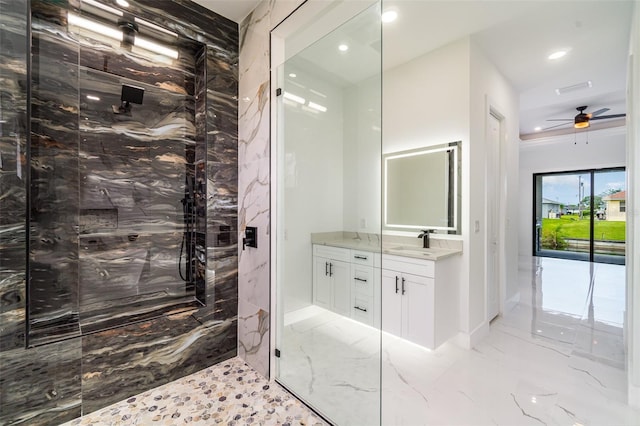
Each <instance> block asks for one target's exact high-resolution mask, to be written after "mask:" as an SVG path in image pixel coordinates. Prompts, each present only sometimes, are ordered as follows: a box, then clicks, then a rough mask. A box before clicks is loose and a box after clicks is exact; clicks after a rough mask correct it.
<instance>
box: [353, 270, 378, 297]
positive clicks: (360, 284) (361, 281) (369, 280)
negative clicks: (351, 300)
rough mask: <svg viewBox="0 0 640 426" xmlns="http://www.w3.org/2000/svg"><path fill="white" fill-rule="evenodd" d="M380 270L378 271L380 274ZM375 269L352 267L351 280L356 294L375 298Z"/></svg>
mask: <svg viewBox="0 0 640 426" xmlns="http://www.w3.org/2000/svg"><path fill="white" fill-rule="evenodd" d="M379 271H380V270H378V272H379ZM373 274H374V268H373V267H371V266H360V265H354V264H352V265H351V279H352V285H353V291H354V293H359V294H361V295H364V296H367V297H373V280H374V275H373Z"/></svg>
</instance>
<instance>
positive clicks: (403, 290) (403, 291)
mask: <svg viewBox="0 0 640 426" xmlns="http://www.w3.org/2000/svg"><path fill="white" fill-rule="evenodd" d="M404 293H405V289H404V277H402V294H404Z"/></svg>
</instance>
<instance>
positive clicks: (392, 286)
mask: <svg viewBox="0 0 640 426" xmlns="http://www.w3.org/2000/svg"><path fill="white" fill-rule="evenodd" d="M400 284H401V283H400V273H399V272H394V271H389V270H386V269H383V270H382V285H381V287H382V291H381V294H382V312H381V316H382V330H383V331H386V332H387V333H391V334H393V335H394V336H402V321H401V319H402V295H401V293H400V291H401V289H400Z"/></svg>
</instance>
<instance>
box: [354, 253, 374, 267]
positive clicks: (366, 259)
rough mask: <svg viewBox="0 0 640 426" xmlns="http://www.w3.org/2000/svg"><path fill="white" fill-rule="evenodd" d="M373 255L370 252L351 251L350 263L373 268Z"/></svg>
mask: <svg viewBox="0 0 640 426" xmlns="http://www.w3.org/2000/svg"><path fill="white" fill-rule="evenodd" d="M373 256H374V253H372V252H370V251H361V250H351V263H353V264H357V265H367V266H373Z"/></svg>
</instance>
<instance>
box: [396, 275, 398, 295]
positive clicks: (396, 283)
mask: <svg viewBox="0 0 640 426" xmlns="http://www.w3.org/2000/svg"><path fill="white" fill-rule="evenodd" d="M396 294H398V277H397V276H396Z"/></svg>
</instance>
